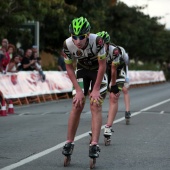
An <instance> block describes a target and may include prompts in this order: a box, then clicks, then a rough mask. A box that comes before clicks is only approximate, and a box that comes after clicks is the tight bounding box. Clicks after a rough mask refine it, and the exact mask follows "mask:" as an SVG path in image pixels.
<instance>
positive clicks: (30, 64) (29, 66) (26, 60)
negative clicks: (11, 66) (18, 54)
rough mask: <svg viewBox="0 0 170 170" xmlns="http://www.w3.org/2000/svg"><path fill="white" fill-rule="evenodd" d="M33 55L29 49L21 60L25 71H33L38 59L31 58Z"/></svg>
mask: <svg viewBox="0 0 170 170" xmlns="http://www.w3.org/2000/svg"><path fill="white" fill-rule="evenodd" d="M31 56H32V50H31V49H27V51H26V53H25V56H24V57H23V59H22V61H21V68H22V70H23V71H33V70H34V69H35V67H34V66H35V63H36V60H34V59H31Z"/></svg>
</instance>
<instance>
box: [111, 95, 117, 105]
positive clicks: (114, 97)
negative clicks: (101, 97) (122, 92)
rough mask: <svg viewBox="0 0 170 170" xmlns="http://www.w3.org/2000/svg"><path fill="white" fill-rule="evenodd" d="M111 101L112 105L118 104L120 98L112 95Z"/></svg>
mask: <svg viewBox="0 0 170 170" xmlns="http://www.w3.org/2000/svg"><path fill="white" fill-rule="evenodd" d="M109 99H110V102H111V103H118V100H119V97H116V96H115V95H110V97H109Z"/></svg>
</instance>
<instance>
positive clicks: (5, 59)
mask: <svg viewBox="0 0 170 170" xmlns="http://www.w3.org/2000/svg"><path fill="white" fill-rule="evenodd" d="M1 54H2V59H1V61H0V67H1V71H2V72H3V73H4V74H5V73H6V66H7V65H8V64H9V62H10V56H9V54H8V53H7V52H6V51H5V48H2V49H1Z"/></svg>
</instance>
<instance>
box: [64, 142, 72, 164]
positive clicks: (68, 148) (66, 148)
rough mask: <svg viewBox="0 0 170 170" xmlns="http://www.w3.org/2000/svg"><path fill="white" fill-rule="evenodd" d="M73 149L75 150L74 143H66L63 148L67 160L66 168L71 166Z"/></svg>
mask: <svg viewBox="0 0 170 170" xmlns="http://www.w3.org/2000/svg"><path fill="white" fill-rule="evenodd" d="M73 149H74V143H72V142H69V143H66V144H65V145H64V147H63V151H62V154H63V155H64V156H65V158H64V166H65V167H66V166H68V165H70V162H71V155H72V153H73Z"/></svg>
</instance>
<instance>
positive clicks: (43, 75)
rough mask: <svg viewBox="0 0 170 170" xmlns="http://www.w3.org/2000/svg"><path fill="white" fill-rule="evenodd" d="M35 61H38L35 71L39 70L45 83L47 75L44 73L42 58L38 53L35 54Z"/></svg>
mask: <svg viewBox="0 0 170 170" xmlns="http://www.w3.org/2000/svg"><path fill="white" fill-rule="evenodd" d="M32 59H33V60H36V63H35V65H34V69H35V70H37V71H38V72H39V74H40V76H41V79H42V81H45V74H44V73H43V70H42V66H41V58H40V57H39V56H38V53H37V52H34V53H33V58H32Z"/></svg>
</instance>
